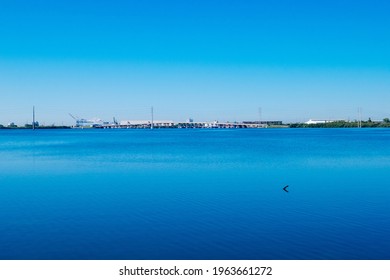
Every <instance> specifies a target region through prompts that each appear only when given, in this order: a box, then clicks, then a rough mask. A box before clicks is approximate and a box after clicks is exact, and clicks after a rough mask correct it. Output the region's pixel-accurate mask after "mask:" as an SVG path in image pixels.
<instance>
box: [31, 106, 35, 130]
mask: <svg viewBox="0 0 390 280" xmlns="http://www.w3.org/2000/svg"><path fill="white" fill-rule="evenodd" d="M32 117H33V121H32V129H35V106H33V111H32Z"/></svg>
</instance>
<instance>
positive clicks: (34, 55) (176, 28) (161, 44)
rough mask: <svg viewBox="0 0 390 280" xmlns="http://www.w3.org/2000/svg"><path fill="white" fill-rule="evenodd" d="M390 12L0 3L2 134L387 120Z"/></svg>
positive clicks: (152, 2) (268, 5) (301, 6)
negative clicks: (115, 123)
mask: <svg viewBox="0 0 390 280" xmlns="http://www.w3.org/2000/svg"><path fill="white" fill-rule="evenodd" d="M389 15H390V2H389V1H376V0H371V1H351V0H349V1H347V0H345V1H343V0H337V1H336V0H329V1H321V3H319V1H299V0H296V1H292V0H291V1H286V0H282V1H243V0H241V1H238V0H235V1H229V0H225V1H222V0H221V1H219V0H217V1H215V0H208V1H202V0H197V1H191V0H190V1H171V0H166V1H156V0H149V1H148V0H144V1H132V0H128V1H99V0H93V1H92V0H90V1H85V0H78V1H75V0H68V1H48V0H36V1H27V0H12V1H11V0H9V1H4V0H0V124H6V123H8V122H10V121H14V122H16V123H18V124H24V123H25V122H27V121H28V122H30V121H31V120H30V119H31V117H30V111H31V107H32V105H35V106H36V108H37V118H38V120H39V121H40V122H41V123H46V124H51V123H56V124H61V123H64V124H70V123H72V122H73V120H72V119H71V118H70V117H69V116H68V113H72V114H75V115H78V116H80V117H85V118H93V117H100V118H102V119H105V120H111V119H112V117H113V116H115V117H117V119H145V118H149V111H150V109H149V108H150V106H152V105H153V106H154V108H155V118H157V119H172V120H175V121H180V120H185V119H186V118H188V117H192V118H194V119H195V120H215V119H217V120H221V121H224V120H230V121H240V120H251V119H257V118H258V108H259V107H261V108H262V112H263V113H262V117H263V119H278V120H283V121H305V120H307V119H309V118H319V119H322V118H326V119H329V118H331V119H348V118H349V119H355V118H356V117H357V108H358V107H362V108H363V117H365V118H368V117H371V118H372V119H382V118H384V117H390V16H389Z"/></svg>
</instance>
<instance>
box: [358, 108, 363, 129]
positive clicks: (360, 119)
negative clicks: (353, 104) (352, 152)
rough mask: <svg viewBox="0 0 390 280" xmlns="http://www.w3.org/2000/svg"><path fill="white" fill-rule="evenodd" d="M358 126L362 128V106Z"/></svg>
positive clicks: (359, 110) (359, 111) (359, 109)
mask: <svg viewBox="0 0 390 280" xmlns="http://www.w3.org/2000/svg"><path fill="white" fill-rule="evenodd" d="M358 128H362V107H359V108H358Z"/></svg>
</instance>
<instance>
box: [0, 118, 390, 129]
mask: <svg viewBox="0 0 390 280" xmlns="http://www.w3.org/2000/svg"><path fill="white" fill-rule="evenodd" d="M150 128H151V126H150V125H146V126H142V127H118V126H116V127H114V126H112V127H103V126H94V127H75V126H66V125H60V126H56V125H50V126H40V125H36V126H35V127H34V128H33V126H32V124H26V125H24V126H17V125H15V124H13V123H12V124H9V125H7V126H4V125H1V124H0V129H150ZM162 128H171V129H175V128H176V129H183V128H184V129H218V128H219V129H220V128H231V129H245V128H249V129H253V128H390V120H389V119H388V118H385V119H383V121H372V120H371V119H368V120H367V121H361V122H359V121H329V122H324V123H315V124H313V123H311V124H308V123H287V124H279V125H263V124H259V126H258V127H256V126H246V125H243V124H242V123H229V125H226V124H224V125H223V126H213V127H199V126H194V125H185V126H183V124H175V125H170V126H153V129H162Z"/></svg>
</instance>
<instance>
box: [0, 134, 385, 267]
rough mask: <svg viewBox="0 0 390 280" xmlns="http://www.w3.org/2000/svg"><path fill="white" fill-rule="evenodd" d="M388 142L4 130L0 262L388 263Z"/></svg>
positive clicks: (0, 140) (0, 138) (375, 137)
mask: <svg viewBox="0 0 390 280" xmlns="http://www.w3.org/2000/svg"><path fill="white" fill-rule="evenodd" d="M389 140H390V130H386V129H334V130H333V129H274V130H273V129H257V130H256V129H254V130H153V131H150V130H56V131H42V130H36V131H27V130H25V131H19V130H3V131H0V248H1V250H0V258H1V259H389V258H390V239H389V238H388V236H390V215H388V213H390V209H389V208H390V207H389V204H388V201H389V199H390V185H389V183H388V182H389V175H388V170H389V167H390V147H389V145H388V143H389ZM286 185H289V189H288V190H289V192H288V193H286V192H284V191H283V187H285V186H286Z"/></svg>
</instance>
